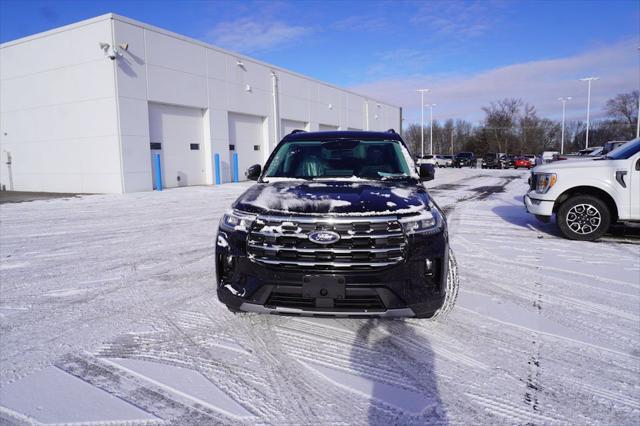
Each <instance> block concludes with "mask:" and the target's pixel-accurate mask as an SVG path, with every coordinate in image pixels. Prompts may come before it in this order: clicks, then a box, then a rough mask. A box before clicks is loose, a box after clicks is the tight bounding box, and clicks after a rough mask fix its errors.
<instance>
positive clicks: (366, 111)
mask: <svg viewBox="0 0 640 426" xmlns="http://www.w3.org/2000/svg"><path fill="white" fill-rule="evenodd" d="M364 125H365V130H369V101H365V103H364Z"/></svg>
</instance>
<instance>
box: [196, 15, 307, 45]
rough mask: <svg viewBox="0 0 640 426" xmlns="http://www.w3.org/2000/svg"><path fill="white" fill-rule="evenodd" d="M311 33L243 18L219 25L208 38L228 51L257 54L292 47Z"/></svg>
mask: <svg viewBox="0 0 640 426" xmlns="http://www.w3.org/2000/svg"><path fill="white" fill-rule="evenodd" d="M310 32H311V29H310V28H308V27H302V26H292V25H288V24H286V23H284V22H280V21H271V22H268V21H264V20H259V19H252V18H242V19H238V20H235V21H229V22H221V23H219V24H218V25H216V26H215V27H214V28H213V29H212V30H211V31H210V32H209V34H208V36H209V37H208V38H209V39H210V40H211V42H212V43H213V44H215V45H217V46H220V47H224V48H226V49H230V50H236V51H240V52H243V53H255V52H259V51H267V50H273V49H276V48H280V47H283V46H286V45H290V44H291V43H294V42H296V41H297V40H299V39H300V38H302V37H305V36H307V35H309V33H310Z"/></svg>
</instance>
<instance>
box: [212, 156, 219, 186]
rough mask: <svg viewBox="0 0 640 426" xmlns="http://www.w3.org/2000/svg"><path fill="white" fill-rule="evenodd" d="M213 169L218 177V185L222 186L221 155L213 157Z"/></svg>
mask: <svg viewBox="0 0 640 426" xmlns="http://www.w3.org/2000/svg"><path fill="white" fill-rule="evenodd" d="M213 167H214V169H215V175H216V185H220V154H216V155H214V156H213Z"/></svg>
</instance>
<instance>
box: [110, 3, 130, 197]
mask: <svg viewBox="0 0 640 426" xmlns="http://www.w3.org/2000/svg"><path fill="white" fill-rule="evenodd" d="M110 21H111V22H110V23H111V46H112V49H113V50H114V52H115V51H116V30H115V21H114V19H113V16H112V17H111V18H110ZM111 63H112V64H111V66H112V70H113V85H114V88H115V104H116V126H117V132H118V134H117V136H118V151H119V152H118V156H119V157H120V188H121V189H122V192H121V193H122V194H124V193H126V190H127V188H126V185H125V180H124V154H123V149H122V124H121V123H120V97H119V96H120V90H119V88H118V56H117V55H116V58H115V59H114V60H113V61H111Z"/></svg>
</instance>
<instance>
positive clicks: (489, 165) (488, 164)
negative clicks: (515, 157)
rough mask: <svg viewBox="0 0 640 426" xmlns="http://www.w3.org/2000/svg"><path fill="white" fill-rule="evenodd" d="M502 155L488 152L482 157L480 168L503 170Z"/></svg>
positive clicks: (503, 155) (503, 156)
mask: <svg viewBox="0 0 640 426" xmlns="http://www.w3.org/2000/svg"><path fill="white" fill-rule="evenodd" d="M505 155H506V154H504V153H501V152H498V153H495V152H489V153H487V154H485V155H484V157H482V167H483V168H485V169H502V168H504V158H505Z"/></svg>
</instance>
